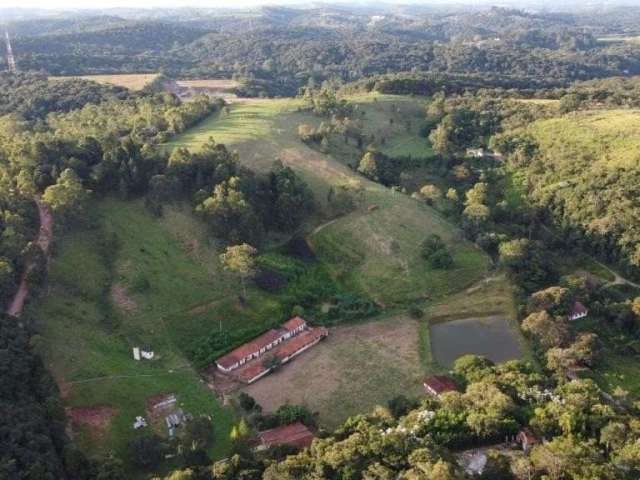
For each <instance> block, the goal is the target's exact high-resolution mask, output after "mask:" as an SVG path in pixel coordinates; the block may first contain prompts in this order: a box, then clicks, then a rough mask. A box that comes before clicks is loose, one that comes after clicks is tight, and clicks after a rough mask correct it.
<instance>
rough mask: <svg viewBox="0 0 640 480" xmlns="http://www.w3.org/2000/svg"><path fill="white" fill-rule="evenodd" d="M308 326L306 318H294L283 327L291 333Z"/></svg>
mask: <svg viewBox="0 0 640 480" xmlns="http://www.w3.org/2000/svg"><path fill="white" fill-rule="evenodd" d="M306 324H307V322H306V320H305V319H304V318H301V317H293V318H292V319H290V320H287V321H286V322H284V325H282V327H283V328H284V329H286V330H289V331H290V332H292V331H293V330H295V329H297V328H300V327H303V326H305V325H306Z"/></svg>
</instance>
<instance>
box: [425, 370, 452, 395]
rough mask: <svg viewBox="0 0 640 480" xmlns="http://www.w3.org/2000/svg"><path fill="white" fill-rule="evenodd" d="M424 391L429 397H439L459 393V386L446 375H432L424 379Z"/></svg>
mask: <svg viewBox="0 0 640 480" xmlns="http://www.w3.org/2000/svg"><path fill="white" fill-rule="evenodd" d="M423 385H424V389H425V391H426V392H427V393H428V394H429V395H433V396H435V397H438V396H440V395H442V394H443V393H446V392H456V391H458V385H456V382H455V381H454V380H453V378H451V377H447V376H446V375H432V376H430V377H427V378H425V379H424V382H423Z"/></svg>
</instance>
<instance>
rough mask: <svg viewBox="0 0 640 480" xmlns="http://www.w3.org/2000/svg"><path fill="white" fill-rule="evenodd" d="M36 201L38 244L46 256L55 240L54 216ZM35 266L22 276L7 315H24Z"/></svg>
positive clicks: (26, 270)
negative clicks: (30, 280)
mask: <svg viewBox="0 0 640 480" xmlns="http://www.w3.org/2000/svg"><path fill="white" fill-rule="evenodd" d="M35 201H36V204H37V205H38V215H39V217H40V230H39V231H38V237H37V238H36V243H37V244H38V245H39V246H40V248H41V249H42V251H43V252H44V253H45V255H46V253H47V252H48V250H49V245H50V244H51V239H52V238H53V215H52V214H51V210H49V207H47V206H46V205H45V204H44V203H42V202H41V201H40V199H38V198H36V199H35ZM34 266H35V265H34V264H33V263H30V264H29V265H27V268H26V269H25V271H24V274H23V275H22V280H21V281H20V286H19V287H18V291H17V292H16V294H15V295H14V297H13V300H12V301H11V303H10V304H9V307H8V308H7V314H9V315H11V316H12V317H19V316H20V314H22V309H23V308H24V303H25V300H26V299H27V295H28V294H29V283H28V282H27V277H28V275H29V273H30V272H31V270H33V268H34Z"/></svg>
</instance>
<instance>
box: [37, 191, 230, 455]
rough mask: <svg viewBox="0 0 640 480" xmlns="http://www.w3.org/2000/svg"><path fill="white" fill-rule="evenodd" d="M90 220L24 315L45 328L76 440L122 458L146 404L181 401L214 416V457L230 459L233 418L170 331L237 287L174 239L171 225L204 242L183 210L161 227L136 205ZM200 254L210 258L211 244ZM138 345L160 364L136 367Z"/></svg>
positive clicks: (106, 208) (106, 210) (116, 206)
mask: <svg viewBox="0 0 640 480" xmlns="http://www.w3.org/2000/svg"><path fill="white" fill-rule="evenodd" d="M93 211H94V212H95V214H96V216H97V218H98V227H97V228H94V229H90V230H87V231H82V232H73V234H72V235H69V236H67V237H64V238H61V239H60V241H59V244H60V245H61V247H60V251H59V252H58V254H57V255H56V256H55V257H54V258H53V259H52V262H51V269H50V278H49V292H48V295H47V296H46V297H45V298H44V299H43V300H41V301H40V302H37V303H36V304H33V305H32V306H31V308H30V309H29V311H27V312H26V313H27V314H29V313H32V314H33V318H37V319H39V323H38V324H37V328H38V333H39V336H38V337H36V338H38V339H39V340H38V348H39V349H41V351H42V354H43V356H44V359H45V361H46V363H47V365H48V366H49V368H50V369H51V371H52V372H53V374H54V376H55V377H56V380H57V381H58V383H59V385H60V387H61V390H62V392H63V396H64V402H65V405H66V406H67V407H69V408H70V410H69V412H70V415H71V417H72V418H74V419H75V421H74V422H73V424H72V426H73V427H74V434H75V435H76V436H79V437H81V438H82V439H83V442H82V444H83V445H86V446H87V448H88V449H89V450H90V451H94V452H95V451H109V450H115V451H116V452H118V453H120V454H122V455H124V456H125V457H126V453H127V443H128V441H129V440H130V439H132V438H134V437H135V436H136V435H140V434H143V433H144V429H142V430H143V431H142V432H140V431H138V432H136V431H134V430H133V428H132V424H133V421H134V419H135V416H136V415H144V414H145V401H146V400H147V399H148V398H149V397H151V396H154V395H158V394H168V393H175V394H176V395H177V396H178V401H179V402H180V404H181V406H182V407H183V408H184V410H185V411H187V412H191V413H193V414H194V415H197V414H200V413H205V414H208V415H212V416H213V418H214V424H215V436H216V438H215V441H214V447H213V451H212V453H213V455H214V456H215V457H216V458H220V457H222V456H224V455H225V454H226V453H227V452H228V448H229V444H228V433H229V431H230V428H231V423H232V422H233V421H234V418H235V417H234V413H233V411H231V410H230V409H226V408H222V407H221V406H220V404H219V403H218V402H217V400H216V399H215V398H214V396H213V395H212V394H211V392H210V391H209V390H208V388H207V386H206V385H205V384H204V383H202V381H201V379H200V377H199V376H198V374H197V373H196V372H195V371H194V370H193V369H192V368H191V366H190V365H189V363H188V362H187V360H186V358H185V356H184V355H183V353H182V351H181V345H179V344H178V343H177V340H182V341H185V340H184V339H183V338H180V337H177V336H176V335H175V334H174V331H175V329H176V328H177V327H176V325H180V323H181V321H182V320H181V314H182V315H186V314H185V313H181V312H184V311H185V310H187V311H188V310H190V309H191V308H192V305H194V304H198V303H200V302H203V301H207V302H209V301H212V300H215V299H217V298H221V297H223V296H224V295H225V293H226V292H227V288H232V287H233V282H228V279H225V277H224V275H223V274H221V273H220V272H219V271H217V270H215V269H213V271H211V270H207V268H205V267H203V265H202V264H201V263H200V261H199V258H200V257H198V256H197V254H195V253H193V252H191V251H189V249H188V246H187V245H185V244H184V243H183V242H182V241H181V240H180V238H179V237H178V236H177V235H174V233H172V228H169V225H168V224H171V223H172V222H175V223H176V225H175V226H173V228H175V229H176V230H177V229H180V230H183V229H184V230H185V232H184V234H187V233H189V234H191V235H192V236H191V240H198V239H200V238H201V237H199V236H198V235H197V233H198V232H196V231H195V230H192V231H189V230H188V228H190V226H191V223H190V221H189V217H184V216H183V215H182V213H181V212H180V211H178V210H176V211H173V212H172V214H171V215H170V216H169V217H168V218H165V219H164V220H163V223H159V222H158V221H157V220H156V219H155V218H153V217H151V216H150V215H149V214H148V213H147V211H146V210H145V209H144V207H143V206H142V204H141V203H138V202H122V201H117V200H106V201H103V202H101V203H100V204H97V205H95V206H94V209H93ZM134 226H135V227H134ZM198 241H199V240H198ZM194 248H195V247H194ZM197 248H202V249H203V250H205V251H206V250H207V246H206V244H202V245H201V246H200V245H198V246H197ZM198 255H199V254H198ZM202 255H206V253H203V254H202ZM202 258H207V257H206V256H205V257H202ZM209 265H215V264H212V263H209V264H208V266H209ZM169 272H170V274H168V273H169ZM225 280H227V281H225ZM229 283H231V286H230V287H225V285H228V284H229ZM114 286H117V287H118V288H116V289H115V291H116V292H117V293H115V294H114ZM209 321H210V323H209V324H208V328H209V329H212V328H214V327H213V325H212V324H213V323H214V322H215V326H216V327H217V322H218V321H217V318H216V319H209ZM174 322H175V323H174ZM133 346H140V347H143V348H145V349H151V350H153V351H155V354H156V357H157V358H156V359H155V360H153V361H141V362H135V361H134V360H133V358H132V354H131V349H132V347H133ZM98 410H99V411H100V412H105V411H106V412H109V415H108V416H106V417H105V416H101V417H100V418H99V419H95V418H93V417H94V416H95V415H89V417H91V418H90V419H89V420H88V421H84V422H83V419H85V417H87V415H86V414H85V413H86V412H95V411H98ZM163 433H164V432H163Z"/></svg>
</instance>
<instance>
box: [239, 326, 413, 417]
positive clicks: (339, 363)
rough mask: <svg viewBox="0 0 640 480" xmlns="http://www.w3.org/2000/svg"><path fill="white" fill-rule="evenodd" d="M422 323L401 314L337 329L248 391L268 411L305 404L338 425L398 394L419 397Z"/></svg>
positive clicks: (249, 387)
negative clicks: (419, 334)
mask: <svg viewBox="0 0 640 480" xmlns="http://www.w3.org/2000/svg"><path fill="white" fill-rule="evenodd" d="M418 328H419V323H418V322H417V321H415V320H412V319H410V318H408V317H404V316H400V317H393V318H388V319H385V320H380V321H377V322H370V323H366V324H360V325H351V326H344V327H336V328H333V329H331V330H330V333H329V337H328V338H327V339H326V340H324V341H323V342H321V343H320V344H318V345H317V346H315V347H314V348H312V349H311V350H309V351H307V352H305V353H303V354H302V355H300V356H299V357H298V358H296V359H295V360H293V361H292V362H291V363H289V364H287V365H285V366H283V367H282V368H281V369H280V370H279V371H277V372H276V373H274V374H271V375H269V376H267V377H265V378H263V379H261V380H259V381H258V382H256V383H255V384H253V385H249V386H247V387H245V388H244V391H245V392H247V393H248V394H249V395H251V396H253V397H254V398H255V399H256V400H257V401H258V403H260V404H261V405H262V407H263V408H264V410H265V411H266V412H271V411H273V410H275V409H277V408H278V407H279V406H280V405H282V404H285V403H292V404H303V405H306V406H307V407H309V408H310V409H311V410H312V411H314V412H318V413H319V421H320V423H321V425H323V426H326V427H329V428H333V427H336V426H337V425H339V424H340V423H341V422H343V421H344V420H345V419H346V418H347V417H349V416H351V415H355V414H358V413H362V412H366V411H370V410H371V408H372V407H374V406H375V405H385V404H386V403H387V401H388V400H390V399H391V398H393V397H394V396H396V395H399V394H404V395H407V396H420V395H421V394H422V386H421V385H422V383H421V379H422V376H423V374H424V371H423V370H422V368H421V367H420V359H419V352H418V350H419V347H418Z"/></svg>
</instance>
